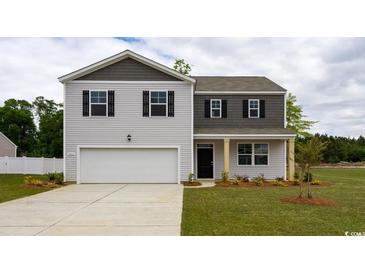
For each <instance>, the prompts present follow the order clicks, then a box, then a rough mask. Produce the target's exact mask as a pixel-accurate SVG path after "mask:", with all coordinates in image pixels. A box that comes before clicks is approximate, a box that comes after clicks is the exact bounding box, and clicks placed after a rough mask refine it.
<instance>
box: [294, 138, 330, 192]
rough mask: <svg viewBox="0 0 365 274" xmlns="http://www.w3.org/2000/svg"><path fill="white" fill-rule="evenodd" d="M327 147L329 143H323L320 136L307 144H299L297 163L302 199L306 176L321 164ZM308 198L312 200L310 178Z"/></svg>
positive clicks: (296, 155) (308, 178)
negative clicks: (315, 166) (312, 168)
mask: <svg viewBox="0 0 365 274" xmlns="http://www.w3.org/2000/svg"><path fill="white" fill-rule="evenodd" d="M326 147H327V143H325V142H322V141H321V140H320V138H319V137H318V136H314V137H313V138H311V139H309V140H307V141H306V142H305V143H298V144H297V152H296V154H295V161H296V162H297V163H298V165H299V167H300V193H299V197H300V198H302V196H303V188H302V183H303V178H304V174H305V173H307V174H308V175H309V173H310V169H311V167H312V166H313V165H316V164H319V163H320V162H321V160H322V158H323V153H324V151H325V149H326ZM307 197H308V198H312V192H311V189H310V176H307Z"/></svg>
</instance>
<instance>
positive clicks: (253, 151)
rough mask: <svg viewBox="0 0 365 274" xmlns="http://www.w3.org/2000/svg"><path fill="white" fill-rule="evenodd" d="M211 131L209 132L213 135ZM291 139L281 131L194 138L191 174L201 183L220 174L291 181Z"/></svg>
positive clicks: (198, 136)
mask: <svg viewBox="0 0 365 274" xmlns="http://www.w3.org/2000/svg"><path fill="white" fill-rule="evenodd" d="M212 130H214V129H209V131H212ZM294 137H295V135H294V134H293V133H292V132H291V131H288V130H287V129H283V130H282V131H281V132H280V133H275V134H274V133H260V132H258V131H257V130H256V131H255V133H250V134H248V133H239V134H237V133H235V134H232V133H226V134H217V133H215V134H212V133H201V132H199V131H198V132H196V133H195V134H194V174H195V175H196V177H197V179H200V180H204V179H206V180H214V179H220V178H221V177H222V175H221V174H222V172H223V171H225V172H228V173H229V176H230V177H231V178H233V177H234V176H235V175H240V176H249V177H250V178H252V177H255V176H257V175H259V174H264V176H265V178H267V179H275V178H276V177H283V178H284V179H289V180H293V179H294Z"/></svg>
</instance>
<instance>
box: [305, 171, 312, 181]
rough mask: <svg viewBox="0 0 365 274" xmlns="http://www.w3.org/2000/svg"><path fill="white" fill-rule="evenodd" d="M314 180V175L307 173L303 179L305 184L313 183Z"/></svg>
mask: <svg viewBox="0 0 365 274" xmlns="http://www.w3.org/2000/svg"><path fill="white" fill-rule="evenodd" d="M312 180H313V175H312V173H310V172H306V173H304V177H303V181H305V182H308V181H309V182H312Z"/></svg>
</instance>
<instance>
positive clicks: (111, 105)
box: [108, 90, 114, 117]
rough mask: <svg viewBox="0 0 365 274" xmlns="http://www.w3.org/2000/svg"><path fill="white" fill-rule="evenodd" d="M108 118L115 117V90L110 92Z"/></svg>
mask: <svg viewBox="0 0 365 274" xmlns="http://www.w3.org/2000/svg"><path fill="white" fill-rule="evenodd" d="M108 116H111V117H112V116H114V90H108Z"/></svg>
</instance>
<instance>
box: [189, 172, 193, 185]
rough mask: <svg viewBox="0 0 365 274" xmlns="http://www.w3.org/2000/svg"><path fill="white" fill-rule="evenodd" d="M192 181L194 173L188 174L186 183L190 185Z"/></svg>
mask: <svg viewBox="0 0 365 274" xmlns="http://www.w3.org/2000/svg"><path fill="white" fill-rule="evenodd" d="M193 180H194V173H191V172H190V173H189V176H188V181H189V183H191V182H192V181H193Z"/></svg>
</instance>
